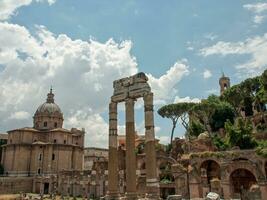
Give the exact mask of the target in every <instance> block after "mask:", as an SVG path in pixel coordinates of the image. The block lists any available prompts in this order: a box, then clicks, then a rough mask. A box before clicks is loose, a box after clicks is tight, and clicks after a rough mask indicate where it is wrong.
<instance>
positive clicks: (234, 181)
mask: <svg viewBox="0 0 267 200" xmlns="http://www.w3.org/2000/svg"><path fill="white" fill-rule="evenodd" d="M230 181H231V182H230V184H231V188H232V192H233V193H234V194H236V193H237V194H240V195H242V193H244V192H245V191H249V189H250V187H251V186H252V185H254V184H256V183H257V180H256V178H255V176H254V175H253V173H252V172H250V171H249V170H247V169H236V170H234V171H233V172H232V173H231V175H230Z"/></svg>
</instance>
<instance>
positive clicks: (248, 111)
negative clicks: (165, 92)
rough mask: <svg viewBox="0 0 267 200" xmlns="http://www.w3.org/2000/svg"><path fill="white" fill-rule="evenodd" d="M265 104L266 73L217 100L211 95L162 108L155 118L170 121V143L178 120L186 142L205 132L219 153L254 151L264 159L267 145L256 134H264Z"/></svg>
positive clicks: (231, 88)
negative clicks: (236, 150)
mask: <svg viewBox="0 0 267 200" xmlns="http://www.w3.org/2000/svg"><path fill="white" fill-rule="evenodd" d="M266 104H267V70H265V71H264V72H263V73H262V75H261V76H257V77H254V78H248V79H246V80H244V81H242V82H241V83H240V84H237V85H234V86H232V87H230V88H228V89H226V90H225V91H224V92H223V94H222V95H221V96H220V97H219V96H216V95H210V96H209V97H208V98H207V99H203V100H201V102H200V103H186V102H184V103H176V104H169V105H165V106H163V107H161V108H160V109H159V110H158V114H159V115H160V116H161V117H163V118H169V119H171V121H172V131H171V142H172V140H173V134H174V130H175V127H176V125H177V122H178V119H180V120H181V122H182V125H183V126H184V128H185V130H186V133H185V135H186V138H187V139H188V140H192V139H195V138H197V137H198V136H199V134H201V133H203V132H205V131H207V132H208V134H209V137H210V138H211V140H212V143H213V144H214V145H215V146H216V147H217V149H218V150H219V151H224V150H229V149H231V148H235V147H239V148H240V149H254V148H256V147H257V152H258V154H259V155H264V156H266V157H267V143H264V144H263V143H262V141H259V140H256V137H255V132H256V133H262V134H265V132H266V131H267V120H266ZM255 114H257V117H258V118H257V119H260V120H258V122H257V123H256V124H255V121H253V120H254V117H255ZM253 123H254V126H253ZM222 133H223V134H222ZM266 134H267V133H266Z"/></svg>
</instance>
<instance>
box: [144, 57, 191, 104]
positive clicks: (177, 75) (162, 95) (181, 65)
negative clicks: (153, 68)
mask: <svg viewBox="0 0 267 200" xmlns="http://www.w3.org/2000/svg"><path fill="white" fill-rule="evenodd" d="M188 74H189V66H188V65H187V63H186V60H182V61H177V62H176V63H175V64H174V65H173V66H172V67H171V68H170V69H169V70H168V71H167V72H166V74H164V75H162V76H161V77H159V78H155V77H154V76H152V75H151V74H148V75H147V76H148V78H149V84H150V85H151V88H152V89H153V92H154V95H155V102H154V103H155V104H164V103H166V102H167V101H170V100H172V99H173V98H174V97H175V95H176V94H177V90H176V89H175V86H176V85H177V83H178V82H179V81H180V80H181V79H182V78H183V77H184V76H186V75H188Z"/></svg>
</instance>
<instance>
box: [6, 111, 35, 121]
mask: <svg viewBox="0 0 267 200" xmlns="http://www.w3.org/2000/svg"><path fill="white" fill-rule="evenodd" d="M30 116H31V115H30V113H28V112H25V111H18V112H15V113H12V114H11V115H10V116H9V119H15V120H22V119H29V118H30Z"/></svg>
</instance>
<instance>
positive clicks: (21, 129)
mask: <svg viewBox="0 0 267 200" xmlns="http://www.w3.org/2000/svg"><path fill="white" fill-rule="evenodd" d="M13 131H31V132H39V131H38V130H37V129H35V128H32V127H23V128H17V129H13V130H10V131H8V133H10V132H13Z"/></svg>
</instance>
